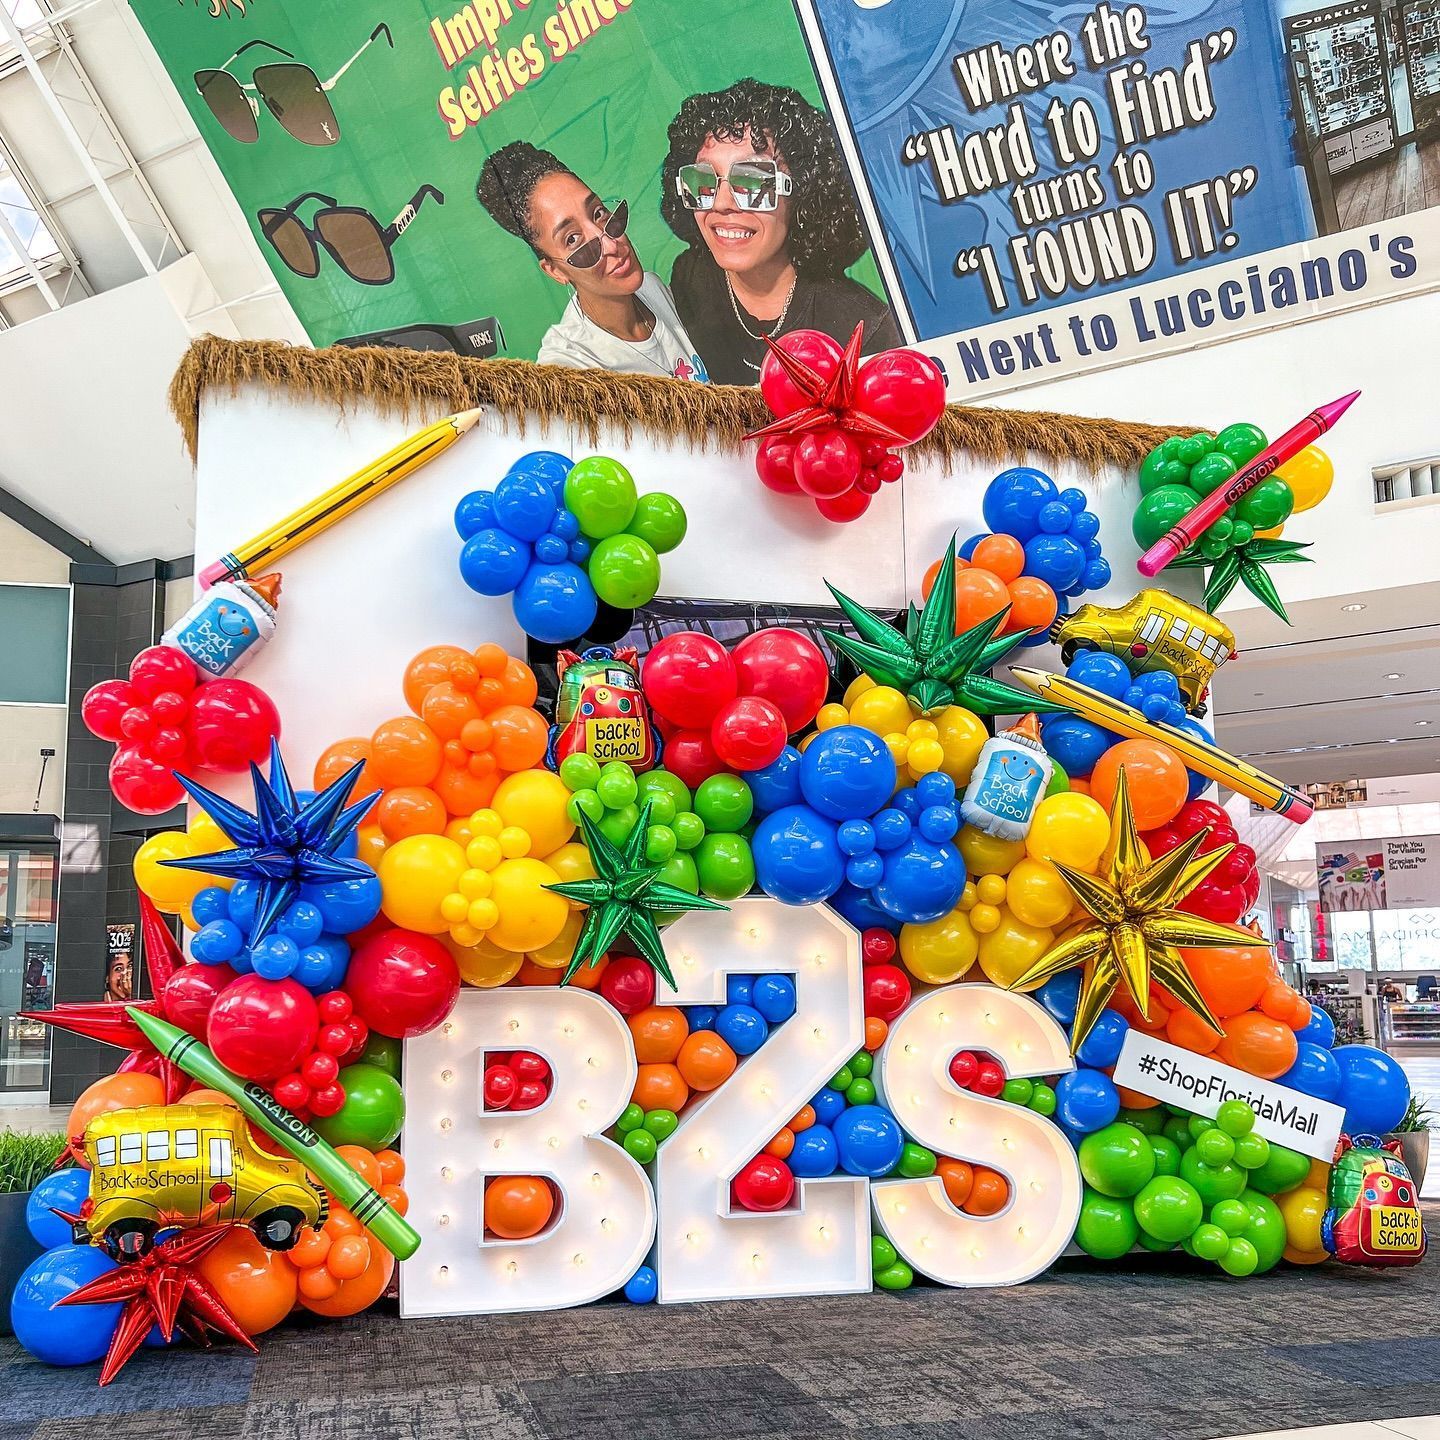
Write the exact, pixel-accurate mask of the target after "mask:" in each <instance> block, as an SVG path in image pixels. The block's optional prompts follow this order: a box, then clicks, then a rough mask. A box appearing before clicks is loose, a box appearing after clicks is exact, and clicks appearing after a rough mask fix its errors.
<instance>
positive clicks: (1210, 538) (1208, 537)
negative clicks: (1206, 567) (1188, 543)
mask: <svg viewBox="0 0 1440 1440" xmlns="http://www.w3.org/2000/svg"><path fill="white" fill-rule="evenodd" d="M1195 548H1196V549H1197V550H1198V551H1199V552H1200V553H1201V554H1202V555H1203V556H1204V557H1205V558H1206V559H1207V560H1218V559H1220V557H1221V556H1222V555H1224V553H1225V552H1226V551H1227V550H1228V549H1230V541H1229V540H1226V539H1222V538H1221V537H1220V536H1219V535H1212V534H1211V533H1210V532H1209V531H1208V530H1207V531H1206V532H1205V533H1204V534H1203V535H1202V536H1201V537H1200V538H1199V539H1198V540H1197V541H1196V542H1195Z"/></svg>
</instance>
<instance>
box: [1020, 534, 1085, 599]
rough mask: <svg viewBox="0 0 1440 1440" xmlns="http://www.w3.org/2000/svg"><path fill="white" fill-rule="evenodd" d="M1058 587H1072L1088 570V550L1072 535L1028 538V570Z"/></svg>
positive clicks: (1026, 551) (1026, 549)
mask: <svg viewBox="0 0 1440 1440" xmlns="http://www.w3.org/2000/svg"><path fill="white" fill-rule="evenodd" d="M1024 573H1025V574H1026V575H1033V576H1035V577H1036V578H1037V579H1040V580H1043V581H1044V582H1045V583H1046V584H1047V585H1049V586H1050V587H1051V588H1052V589H1055V590H1069V589H1070V588H1071V586H1073V585H1075V584H1077V583H1078V582H1079V581H1080V579H1081V577H1082V576H1083V575H1084V574H1085V551H1084V550H1083V549H1081V547H1080V546H1079V545H1077V544H1076V543H1075V541H1073V540H1072V539H1071V538H1070V537H1069V536H1068V535H1034V536H1031V538H1030V539H1029V540H1027V541H1026V542H1025V572H1024Z"/></svg>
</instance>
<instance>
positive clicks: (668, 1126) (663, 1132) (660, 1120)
mask: <svg viewBox="0 0 1440 1440" xmlns="http://www.w3.org/2000/svg"><path fill="white" fill-rule="evenodd" d="M679 1124H680V1117H679V1116H678V1115H677V1114H676V1113H675V1112H674V1111H673V1110H652V1111H650V1113H649V1114H648V1115H646V1117H645V1128H646V1129H647V1130H648V1131H649V1132H650V1133H651V1134H652V1135H653V1136H654V1137H655V1138H656V1140H668V1139H669V1138H670V1137H671V1136H672V1135H673V1134H674V1133H675V1128H676V1126H678V1125H679Z"/></svg>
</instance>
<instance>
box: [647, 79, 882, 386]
mask: <svg viewBox="0 0 1440 1440" xmlns="http://www.w3.org/2000/svg"><path fill="white" fill-rule="evenodd" d="M669 139H670V153H669V155H667V156H666V158H665V166H664V170H663V172H662V176H663V178H662V189H661V200H660V213H661V215H663V216H664V218H665V222H666V224H668V225H669V226H670V228H671V229H672V230H673V231H674V232H675V233H676V234H677V235H678V236H679V237H680V239H681V240H682V241H683V242H684V243H685V245H686V246H688V247H689V248H688V249H687V250H686V251H685V253H684V254H683V255H681V256H680V257H679V259H677V260H676V261H675V267H674V270H673V271H672V272H671V275H670V285H671V288H672V289H673V291H674V295H675V306H676V309H677V310H678V311H679V313H680V318H681V320H682V321H683V322H684V324H685V327H686V329H687V330H689V332H690V334H691V336H692V337H693V338H694V340H695V343H696V345H697V346H698V347H699V350H700V354H701V355H702V356H703V357H704V360H705V366H706V369H708V370H709V372H710V378H711V379H712V380H713V381H715V382H716V383H717V384H726V385H754V384H757V383H758V381H759V378H760V365H761V362H762V361H763V360H764V358H765V337H766V336H779V335H783V334H785V333H786V332H787V331H790V330H823V331H824V332H825V333H826V334H827V335H831V336H833V337H834V338H835V339H837V340H839V341H840V342H841V343H842V344H843V343H844V342H845V341H846V340H848V339H849V338H850V333H851V331H852V330H854V328H855V326H856V325H858V324H860V323H861V322H862V321H863V322H864V325H865V347H864V348H865V353H866V354H867V355H868V354H873V353H874V352H875V351H877V350H885V349H889V348H891V347H892V346H896V345H900V344H902V343H903V342H902V341H901V338H900V332H899V330H898V329H897V328H896V326H895V320H894V317H893V316H892V315H891V313H890V309H889V306H887V305H886V303H885V302H884V300H882V299H880V298H879V297H878V296H876V295H874V294H872V293H871V292H870V291H869V290H867V289H866V288H865V287H864V286H863V285H860V284H858V283H857V282H856V281H854V280H851V279H849V278H848V277H847V276H846V274H845V270H846V268H847V267H848V266H850V265H853V264H854V263H855V261H856V260H858V259H859V258H860V256H861V255H862V254H864V252H865V236H864V233H863V232H862V231H861V229H860V217H859V216H858V215H857V214H856V211H855V201H854V197H853V193H852V191H851V188H850V181H849V179H848V177H847V176H846V174H845V171H844V168H843V167H842V165H841V163H840V155H839V152H838V151H837V150H836V148H835V136H834V132H833V131H832V130H831V128H830V121H829V119H828V118H827V117H826V116H825V114H824V113H823V112H822V111H820V110H817V109H816V108H815V107H814V106H813V105H811V104H810V103H809V102H808V101H806V100H805V99H804V97H803V96H801V94H800V93H799V91H797V90H791V89H788V88H787V87H785V86H781V85H766V84H764V83H763V82H761V81H759V80H740V81H737V82H736V83H735V84H734V85H732V86H730V88H729V89H728V90H719V91H716V92H715V93H713V94H709V95H692V96H691V97H690V98H689V99H688V100H686V101H685V103H684V104H683V105H681V107H680V113H679V114H678V115H677V116H676V117H675V119H674V121H673V122H672V123H671V125H670V131H669Z"/></svg>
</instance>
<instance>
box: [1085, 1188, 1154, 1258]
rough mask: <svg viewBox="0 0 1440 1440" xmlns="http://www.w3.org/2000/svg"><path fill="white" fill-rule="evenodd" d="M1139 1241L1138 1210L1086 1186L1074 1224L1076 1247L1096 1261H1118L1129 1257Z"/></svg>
mask: <svg viewBox="0 0 1440 1440" xmlns="http://www.w3.org/2000/svg"><path fill="white" fill-rule="evenodd" d="M1139 1238H1140V1225H1139V1222H1138V1221H1137V1220H1136V1219H1135V1207H1134V1206H1133V1205H1132V1204H1131V1203H1130V1201H1128V1200H1121V1199H1116V1198H1115V1197H1113V1196H1110V1195H1102V1194H1100V1192H1099V1191H1098V1190H1092V1189H1090V1187H1089V1186H1088V1185H1087V1186H1086V1187H1085V1194H1084V1195H1083V1196H1082V1197H1081V1200H1080V1219H1079V1220H1078V1221H1077V1222H1076V1224H1075V1243H1076V1244H1077V1245H1078V1246H1079V1247H1080V1248H1081V1249H1082V1250H1083V1251H1084V1252H1085V1253H1086V1254H1087V1255H1093V1256H1094V1257H1095V1259H1097V1260H1118V1259H1119V1258H1120V1257H1121V1256H1122V1255H1128V1254H1129V1253H1130V1251H1131V1250H1132V1249H1133V1248H1134V1246H1135V1242H1136V1241H1137V1240H1139Z"/></svg>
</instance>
